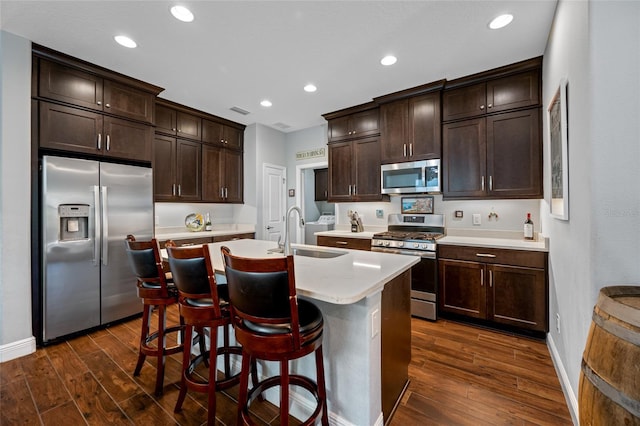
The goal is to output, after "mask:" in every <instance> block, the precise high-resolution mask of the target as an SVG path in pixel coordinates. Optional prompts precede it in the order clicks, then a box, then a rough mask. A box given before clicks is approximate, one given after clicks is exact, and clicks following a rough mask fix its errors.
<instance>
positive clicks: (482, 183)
mask: <svg viewBox="0 0 640 426" xmlns="http://www.w3.org/2000/svg"><path fill="white" fill-rule="evenodd" d="M481 185H482V190H483V191H484V176H482V182H481Z"/></svg>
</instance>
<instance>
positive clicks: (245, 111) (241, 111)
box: [229, 106, 251, 115]
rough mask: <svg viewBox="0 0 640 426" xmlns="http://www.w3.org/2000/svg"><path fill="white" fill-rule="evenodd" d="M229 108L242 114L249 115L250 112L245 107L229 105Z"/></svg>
mask: <svg viewBox="0 0 640 426" xmlns="http://www.w3.org/2000/svg"><path fill="white" fill-rule="evenodd" d="M229 109H230V110H231V111H233V112H237V113H238V114H242V115H249V114H251V113H250V112H249V111H247V110H246V109H242V108H239V107H235V106H234V107H231V108H229Z"/></svg>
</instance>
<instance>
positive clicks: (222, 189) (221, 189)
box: [220, 187, 224, 198]
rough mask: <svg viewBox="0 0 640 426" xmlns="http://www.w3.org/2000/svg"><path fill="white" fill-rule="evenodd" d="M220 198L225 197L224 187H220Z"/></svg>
mask: <svg viewBox="0 0 640 426" xmlns="http://www.w3.org/2000/svg"><path fill="white" fill-rule="evenodd" d="M220 198H224V188H223V187H220Z"/></svg>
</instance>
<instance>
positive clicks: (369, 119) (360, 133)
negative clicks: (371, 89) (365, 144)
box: [323, 102, 380, 142]
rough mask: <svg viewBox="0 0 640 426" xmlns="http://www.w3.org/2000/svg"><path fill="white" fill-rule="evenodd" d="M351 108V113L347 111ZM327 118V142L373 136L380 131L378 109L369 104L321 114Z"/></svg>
mask: <svg viewBox="0 0 640 426" xmlns="http://www.w3.org/2000/svg"><path fill="white" fill-rule="evenodd" d="M350 110H353V113H350V112H349V111H350ZM323 117H324V118H325V119H327V120H328V122H329V128H328V136H329V142H337V141H343V140H349V139H356V138H362V137H367V136H373V135H377V134H379V133H380V125H379V119H380V118H379V109H378V108H377V106H376V105H375V104H373V102H372V103H371V104H368V105H365V106H360V107H354V108H350V109H347V110H341V111H337V112H334V113H330V114H323Z"/></svg>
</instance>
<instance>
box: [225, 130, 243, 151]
mask: <svg viewBox="0 0 640 426" xmlns="http://www.w3.org/2000/svg"><path fill="white" fill-rule="evenodd" d="M222 139H223V140H224V143H225V146H226V147H227V148H229V149H235V150H238V151H242V147H243V146H242V145H243V141H244V134H243V132H241V131H240V129H236V128H235V127H231V126H224V127H223V128H222Z"/></svg>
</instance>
